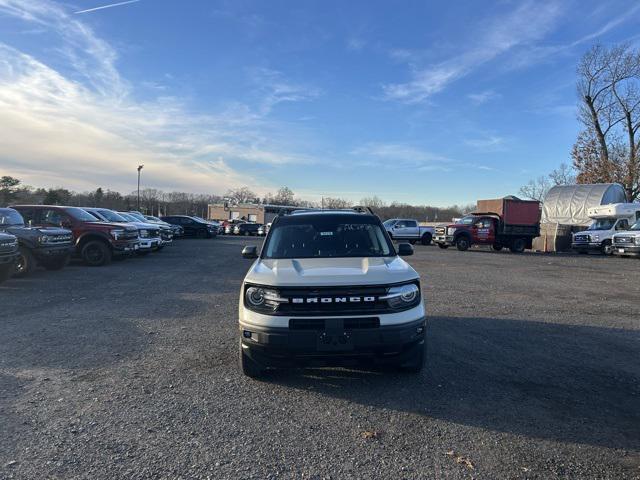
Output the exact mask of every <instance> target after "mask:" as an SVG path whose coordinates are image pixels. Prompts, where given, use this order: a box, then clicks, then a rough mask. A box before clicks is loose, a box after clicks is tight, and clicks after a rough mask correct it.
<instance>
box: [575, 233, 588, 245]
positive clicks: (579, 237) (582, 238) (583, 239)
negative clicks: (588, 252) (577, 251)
mask: <svg viewBox="0 0 640 480" xmlns="http://www.w3.org/2000/svg"><path fill="white" fill-rule="evenodd" d="M573 241H574V243H589V242H590V241H591V235H576V236H575V237H573Z"/></svg>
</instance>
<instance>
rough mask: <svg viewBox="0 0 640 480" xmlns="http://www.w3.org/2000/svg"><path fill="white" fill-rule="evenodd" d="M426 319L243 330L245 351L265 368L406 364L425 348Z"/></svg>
mask: <svg viewBox="0 0 640 480" xmlns="http://www.w3.org/2000/svg"><path fill="white" fill-rule="evenodd" d="M425 329H426V324H425V319H424V318H422V319H419V320H416V321H414V322H410V323H405V324H402V325H393V326H382V327H378V328H366V329H353V330H345V329H344V328H342V329H340V328H336V329H326V330H292V329H288V328H265V327H247V326H245V327H241V330H240V336H241V339H242V347H243V351H244V352H245V354H246V355H247V356H249V357H250V358H251V360H253V361H254V362H256V363H258V364H260V365H261V366H263V367H269V366H273V367H287V366H329V365H331V366H333V365H337V366H350V365H358V364H363V363H364V364H368V365H370V364H371V363H374V364H382V365H383V364H394V365H397V364H403V363H404V362H405V359H408V358H410V357H411V356H412V355H415V351H416V349H417V348H424V340H425Z"/></svg>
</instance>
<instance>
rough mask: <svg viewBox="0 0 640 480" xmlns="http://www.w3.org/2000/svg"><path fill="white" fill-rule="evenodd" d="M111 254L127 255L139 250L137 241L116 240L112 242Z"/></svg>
mask: <svg viewBox="0 0 640 480" xmlns="http://www.w3.org/2000/svg"><path fill="white" fill-rule="evenodd" d="M112 245H113V253H115V254H116V255H127V254H129V253H133V252H135V251H136V250H138V249H139V248H140V242H139V240H137V239H136V240H128V241H126V240H118V241H115V242H113V244H112Z"/></svg>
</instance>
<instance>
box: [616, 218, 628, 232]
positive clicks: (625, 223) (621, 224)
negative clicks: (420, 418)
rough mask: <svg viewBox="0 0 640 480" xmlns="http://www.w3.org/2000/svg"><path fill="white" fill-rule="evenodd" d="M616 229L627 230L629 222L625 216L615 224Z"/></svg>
mask: <svg viewBox="0 0 640 480" xmlns="http://www.w3.org/2000/svg"><path fill="white" fill-rule="evenodd" d="M616 230H629V222H628V221H627V219H626V218H623V219H622V220H620V221H619V222H618V224H617V225H616Z"/></svg>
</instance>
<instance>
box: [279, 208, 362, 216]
mask: <svg viewBox="0 0 640 480" xmlns="http://www.w3.org/2000/svg"><path fill="white" fill-rule="evenodd" d="M331 212H334V213H349V212H355V213H365V214H371V215H375V213H374V212H373V210H372V209H371V207H362V206H355V207H351V208H299V209H297V210H292V211H290V212H284V213H282V214H281V215H299V214H302V213H331Z"/></svg>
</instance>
